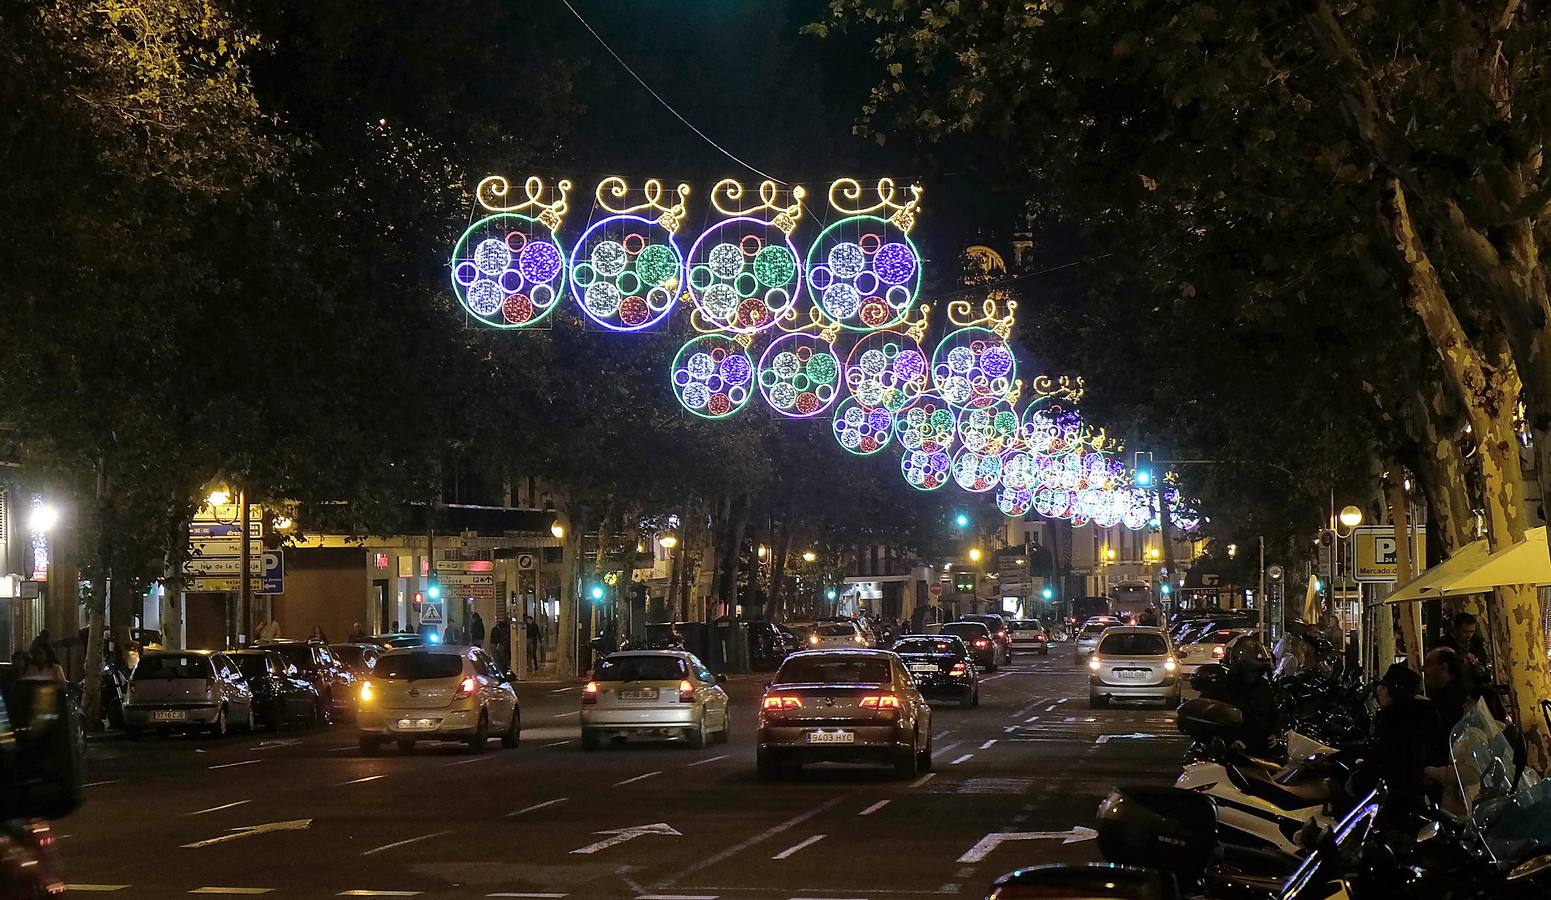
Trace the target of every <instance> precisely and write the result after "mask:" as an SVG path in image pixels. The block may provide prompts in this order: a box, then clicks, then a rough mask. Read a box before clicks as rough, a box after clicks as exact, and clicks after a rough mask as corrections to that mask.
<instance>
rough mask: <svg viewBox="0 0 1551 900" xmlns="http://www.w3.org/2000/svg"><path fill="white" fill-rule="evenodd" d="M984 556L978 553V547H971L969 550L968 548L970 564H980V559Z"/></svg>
mask: <svg viewBox="0 0 1551 900" xmlns="http://www.w3.org/2000/svg"><path fill="white" fill-rule="evenodd" d="M984 555H985V554H984V553H981V552H980V548H979V547H971V548H969V561H970V562H980V557H982V556H984Z"/></svg>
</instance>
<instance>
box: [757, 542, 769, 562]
mask: <svg viewBox="0 0 1551 900" xmlns="http://www.w3.org/2000/svg"><path fill="white" fill-rule="evenodd" d="M769 552H770V548H769V547H766V546H765V545H764V544H760V545H759V558H760V559H764V558H765V555H766V554H768V553H769Z"/></svg>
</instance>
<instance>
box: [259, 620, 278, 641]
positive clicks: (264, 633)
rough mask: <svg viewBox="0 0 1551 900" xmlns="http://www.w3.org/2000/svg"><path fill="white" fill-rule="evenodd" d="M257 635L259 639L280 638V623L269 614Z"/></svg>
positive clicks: (273, 639) (272, 639)
mask: <svg viewBox="0 0 1551 900" xmlns="http://www.w3.org/2000/svg"><path fill="white" fill-rule="evenodd" d="M258 636H259V640H261V641H278V640H280V623H279V622H276V621H275V617H274V616H270V617H269V621H268V622H267V623H265V625H264V627H263V628H260V629H259V633H258Z"/></svg>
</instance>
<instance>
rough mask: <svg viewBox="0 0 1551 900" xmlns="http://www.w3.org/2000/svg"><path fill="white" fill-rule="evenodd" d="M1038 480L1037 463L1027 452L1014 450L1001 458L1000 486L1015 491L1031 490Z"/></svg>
mask: <svg viewBox="0 0 1551 900" xmlns="http://www.w3.org/2000/svg"><path fill="white" fill-rule="evenodd" d="M1038 478H1039V463H1038V462H1037V460H1036V459H1035V457H1034V455H1033V454H1031V453H1029V452H1028V451H1027V450H1014V451H1012V452H1010V453H1008V454H1007V455H1006V456H1005V457H1003V458H1002V484H1003V486H1005V487H1008V488H1011V489H1012V490H1015V491H1022V490H1028V489H1030V488H1032V487H1033V486H1034V484H1035V482H1036V481H1037V479H1038Z"/></svg>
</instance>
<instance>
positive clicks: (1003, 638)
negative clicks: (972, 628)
mask: <svg viewBox="0 0 1551 900" xmlns="http://www.w3.org/2000/svg"><path fill="white" fill-rule="evenodd" d="M959 621H961V622H979V623H980V624H982V625H984V626H985V627H986V630H987V631H989V632H991V640H993V641H996V642H997V644H999V645H1001V648H1002V662H1004V663H1007V664H1008V665H1012V651H1013V644H1012V632H1011V631H1009V630H1008V629H1007V620H1006V619H1005V618H1003V617H1002V616H1000V615H997V614H996V613H968V614H966V615H962V616H959Z"/></svg>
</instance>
